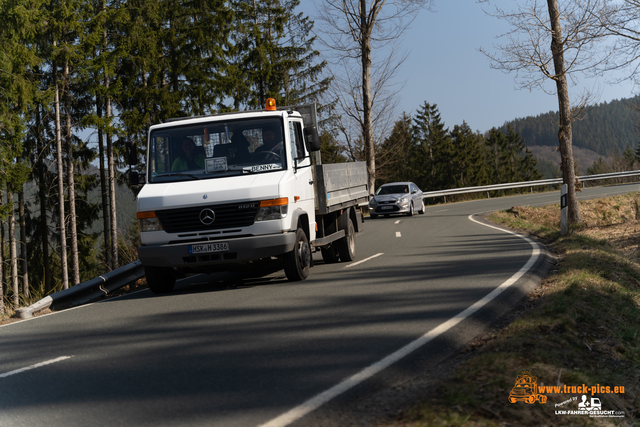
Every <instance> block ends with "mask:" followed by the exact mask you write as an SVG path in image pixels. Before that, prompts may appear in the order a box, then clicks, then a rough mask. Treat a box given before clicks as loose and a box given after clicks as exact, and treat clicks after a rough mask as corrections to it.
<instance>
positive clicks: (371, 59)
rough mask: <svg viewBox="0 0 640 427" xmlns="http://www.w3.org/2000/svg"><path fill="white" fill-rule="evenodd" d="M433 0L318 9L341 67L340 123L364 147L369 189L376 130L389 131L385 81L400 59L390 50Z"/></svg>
mask: <svg viewBox="0 0 640 427" xmlns="http://www.w3.org/2000/svg"><path fill="white" fill-rule="evenodd" d="M432 2H433V0H327V1H326V2H324V3H323V5H322V7H321V9H320V10H319V13H320V17H321V19H322V20H323V21H324V22H325V30H324V33H325V36H324V38H323V41H324V42H325V44H326V45H327V46H328V47H329V48H330V49H332V50H333V52H334V53H335V58H334V60H333V61H332V62H333V63H334V66H335V65H337V64H339V65H340V67H341V71H342V72H341V73H338V72H334V73H333V74H334V79H335V80H334V81H335V85H336V86H335V87H334V94H336V95H337V99H338V109H339V110H341V112H342V113H343V115H344V116H346V117H344V118H346V119H347V120H351V122H352V124H351V125H348V124H344V122H343V125H342V126H341V128H342V129H341V130H342V132H343V135H345V139H346V140H347V141H351V142H353V141H359V143H360V144H362V146H363V148H364V149H363V150H362V151H363V152H364V157H365V160H366V162H367V171H368V173H369V189H370V191H373V189H374V186H375V178H376V159H375V155H376V146H377V145H376V142H377V144H378V145H379V144H380V143H381V142H382V140H383V139H384V134H381V133H380V131H381V130H386V132H388V131H390V129H391V127H392V126H393V119H392V116H391V114H390V113H393V110H392V109H390V105H393V103H394V95H395V94H394V93H391V92H392V91H391V90H390V83H391V80H392V77H393V76H394V74H395V71H396V70H397V69H398V67H399V66H400V64H402V62H403V60H404V57H398V56H395V55H394V53H395V54H397V53H398V52H399V51H400V50H399V49H398V43H399V40H400V37H401V36H402V34H403V33H404V31H405V30H406V29H407V27H408V25H409V24H410V23H411V22H412V21H413V19H415V17H416V15H417V12H418V11H419V10H420V9H422V8H425V7H426V8H430V7H431V5H432ZM383 53H384V55H382V54H383ZM376 54H378V56H376ZM372 75H373V76H376V78H375V79H372ZM385 114H386V116H385ZM376 127H377V128H378V129H376ZM349 148H350V151H352V150H353V148H354V147H349Z"/></svg>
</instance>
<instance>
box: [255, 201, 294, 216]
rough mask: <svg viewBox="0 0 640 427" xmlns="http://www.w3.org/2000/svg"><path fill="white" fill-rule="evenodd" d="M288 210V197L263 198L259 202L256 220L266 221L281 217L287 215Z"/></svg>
mask: <svg viewBox="0 0 640 427" xmlns="http://www.w3.org/2000/svg"><path fill="white" fill-rule="evenodd" d="M288 212H289V199H288V198H287V197H282V198H280V199H272V200H263V201H261V202H260V209H258V215H257V216H256V221H268V220H270V219H282V218H286V217H287V213H288Z"/></svg>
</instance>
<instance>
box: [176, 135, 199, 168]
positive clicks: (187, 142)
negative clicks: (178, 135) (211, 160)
mask: <svg viewBox="0 0 640 427" xmlns="http://www.w3.org/2000/svg"><path fill="white" fill-rule="evenodd" d="M200 148H201V147H197V146H196V143H195V142H193V140H192V139H191V138H183V139H182V141H181V142H180V151H179V154H178V157H177V158H176V159H175V160H174V161H173V164H172V165H171V171H184V170H189V169H204V157H205V155H204V154H203V153H200V152H199V149H200Z"/></svg>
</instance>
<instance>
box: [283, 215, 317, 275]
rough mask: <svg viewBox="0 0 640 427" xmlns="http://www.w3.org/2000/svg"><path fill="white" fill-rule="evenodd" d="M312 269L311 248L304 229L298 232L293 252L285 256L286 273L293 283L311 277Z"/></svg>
mask: <svg viewBox="0 0 640 427" xmlns="http://www.w3.org/2000/svg"><path fill="white" fill-rule="evenodd" d="M310 267H311V247H310V246H309V239H308V238H307V234H306V233H305V232H304V230H303V229H302V228H298V230H297V231H296V244H295V246H294V248H293V250H292V251H291V252H287V253H286V254H284V273H285V274H286V275H287V279H289V280H290V281H291V282H298V281H300V280H304V279H306V278H307V277H309V268H310Z"/></svg>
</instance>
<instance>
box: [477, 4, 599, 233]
mask: <svg viewBox="0 0 640 427" xmlns="http://www.w3.org/2000/svg"><path fill="white" fill-rule="evenodd" d="M480 3H490V2H489V0H486V1H484V0H481V1H480ZM515 4H516V5H517V6H518V9H516V10H515V11H505V10H504V9H502V8H500V7H497V6H496V7H495V9H494V11H493V12H488V14H489V15H491V16H494V17H497V18H500V19H502V20H504V21H506V22H508V23H509V24H510V26H511V31H509V32H507V33H506V34H503V35H501V36H499V38H502V39H506V40H507V42H506V43H505V44H500V45H497V46H496V48H497V49H498V51H499V52H501V55H500V56H498V55H495V54H493V53H489V52H487V51H486V50H484V49H480V51H481V52H482V53H483V54H485V55H486V56H487V57H489V59H490V60H491V66H492V68H495V69H498V70H502V71H504V72H515V73H516V78H515V79H516V83H517V84H518V85H519V87H520V88H527V89H533V88H540V89H542V90H544V91H545V92H546V93H549V94H553V95H556V96H557V98H558V111H559V123H558V128H559V129H558V145H559V151H560V157H561V163H560V165H561V166H560V167H561V170H562V178H563V182H564V183H565V184H567V188H568V191H567V207H568V214H569V215H568V220H569V223H570V224H577V223H580V222H581V221H582V219H581V215H580V207H579V206H578V200H577V198H576V173H575V164H574V160H573V148H572V131H571V122H572V121H573V120H575V119H576V118H578V116H579V115H580V113H581V112H582V110H583V109H584V107H586V106H587V105H588V104H589V103H590V102H592V97H593V95H592V94H591V93H589V92H588V91H587V92H584V93H583V94H582V96H581V97H579V98H578V100H577V101H576V103H575V107H572V106H571V99H570V96H569V83H572V84H573V85H575V84H576V83H577V80H576V74H586V73H591V72H594V71H595V70H597V69H598V67H599V66H600V65H602V64H606V63H607V61H608V59H609V58H610V52H607V51H606V50H605V49H604V48H603V45H602V44H601V43H599V42H600V41H602V40H603V39H604V37H605V32H604V31H603V28H602V26H601V25H600V23H599V21H600V18H599V17H600V16H602V15H603V14H604V13H606V6H605V1H604V0H572V1H568V0H567V1H561V2H560V6H559V4H558V1H557V0H547V1H546V2H542V1H539V0H525V1H524V2H523V3H519V2H516V3H515ZM548 83H553V87H549V86H548V85H547V84H548Z"/></svg>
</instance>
